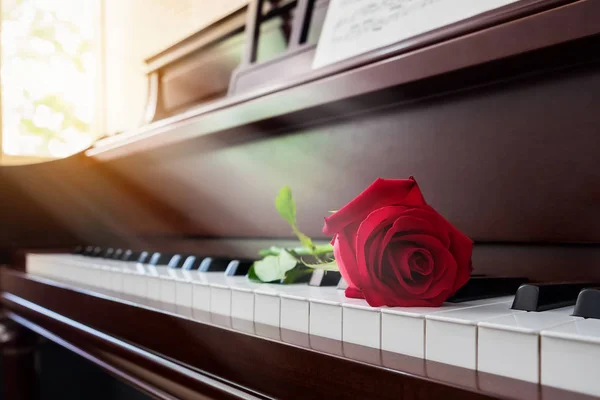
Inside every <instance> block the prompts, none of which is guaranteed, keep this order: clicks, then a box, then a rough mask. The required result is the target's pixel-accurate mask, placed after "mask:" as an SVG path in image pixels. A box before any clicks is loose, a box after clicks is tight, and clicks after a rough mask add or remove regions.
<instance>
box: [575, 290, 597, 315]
mask: <svg viewBox="0 0 600 400" xmlns="http://www.w3.org/2000/svg"><path fill="white" fill-rule="evenodd" d="M573 315H574V316H575V317H583V318H594V319H600V287H590V288H587V289H583V290H582V291H581V292H579V296H577V302H576V303H575V310H574V311H573Z"/></svg>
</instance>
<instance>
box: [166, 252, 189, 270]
mask: <svg viewBox="0 0 600 400" xmlns="http://www.w3.org/2000/svg"><path fill="white" fill-rule="evenodd" d="M185 259H186V258H185V257H183V256H182V255H181V254H174V255H173V256H172V257H171V258H170V259H169V262H168V264H167V267H169V268H181V267H182V266H183V263H184V261H185Z"/></svg>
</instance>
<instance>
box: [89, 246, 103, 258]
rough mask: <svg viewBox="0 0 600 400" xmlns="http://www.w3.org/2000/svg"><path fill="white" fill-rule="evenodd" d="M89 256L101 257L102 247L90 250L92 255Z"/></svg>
mask: <svg viewBox="0 0 600 400" xmlns="http://www.w3.org/2000/svg"><path fill="white" fill-rule="evenodd" d="M90 256H92V257H102V247H99V246H96V247H94V250H92V254H90Z"/></svg>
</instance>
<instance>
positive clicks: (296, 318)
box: [280, 293, 310, 334]
mask: <svg viewBox="0 0 600 400" xmlns="http://www.w3.org/2000/svg"><path fill="white" fill-rule="evenodd" d="M309 305H310V303H309V302H308V299H307V298H305V297H302V296H297V295H293V294H289V293H287V294H286V293H284V294H281V310H280V327H281V328H283V329H289V330H293V331H298V332H302V333H306V334H308V326H309V323H310V322H309V316H310V310H309Z"/></svg>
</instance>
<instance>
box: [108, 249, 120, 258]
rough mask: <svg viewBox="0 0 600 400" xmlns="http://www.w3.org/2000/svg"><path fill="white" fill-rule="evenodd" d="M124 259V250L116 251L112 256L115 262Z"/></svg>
mask: <svg viewBox="0 0 600 400" xmlns="http://www.w3.org/2000/svg"><path fill="white" fill-rule="evenodd" d="M121 257H123V249H115V251H114V252H113V255H112V257H111V258H112V259H113V260H120V259H121Z"/></svg>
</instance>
